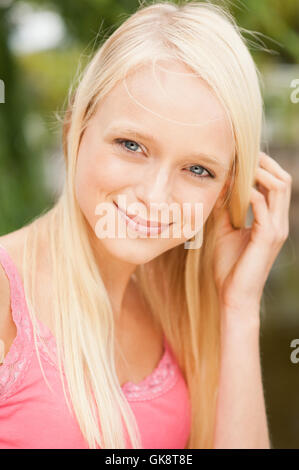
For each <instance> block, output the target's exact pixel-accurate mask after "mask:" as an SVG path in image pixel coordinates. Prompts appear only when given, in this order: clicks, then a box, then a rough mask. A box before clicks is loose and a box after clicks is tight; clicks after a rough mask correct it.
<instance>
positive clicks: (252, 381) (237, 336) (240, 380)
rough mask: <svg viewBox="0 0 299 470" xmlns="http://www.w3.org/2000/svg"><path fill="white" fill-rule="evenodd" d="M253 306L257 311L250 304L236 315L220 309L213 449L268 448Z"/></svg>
mask: <svg viewBox="0 0 299 470" xmlns="http://www.w3.org/2000/svg"><path fill="white" fill-rule="evenodd" d="M244 308H245V309H246V308H248V309H249V307H244ZM253 309H256V312H255V313H256V314H254V312H252V308H251V311H250V312H244V311H243V312H240V311H239V312H237V313H236V315H234V313H233V312H232V311H227V310H226V311H222V315H223V316H222V319H223V325H222V332H221V365H220V378H219V388H218V399H217V409H216V421H215V434H214V448H216V449H217V448H222V449H223V448H226V449H233V448H234V449H269V448H271V444H270V439H269V432H268V426H267V417H266V410H265V403H264V394H263V384H262V375H261V367H260V352H259V320H258V318H259V315H258V313H259V311H258V310H259V308H258V307H253ZM243 314H244V315H243ZM248 317H250V318H251V319H252V321H248V320H247V318H248ZM243 318H246V321H244V320H243Z"/></svg>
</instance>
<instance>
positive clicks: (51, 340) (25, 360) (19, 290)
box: [0, 244, 179, 401]
mask: <svg viewBox="0 0 299 470" xmlns="http://www.w3.org/2000/svg"><path fill="white" fill-rule="evenodd" d="M0 263H1V264H2V266H3V268H4V270H5V272H6V274H7V277H8V279H9V284H10V298H11V310H12V317H13V320H14V322H15V324H16V327H17V335H16V338H15V339H14V341H13V343H12V345H11V347H10V349H9V351H8V352H7V353H6V356H5V358H4V361H3V363H2V365H1V366H0V401H2V400H5V399H6V398H8V397H9V396H11V395H12V394H13V393H14V392H15V389H16V388H17V387H18V386H19V385H20V384H21V382H22V379H23V377H24V375H25V374H26V371H27V370H28V368H29V366H30V363H31V360H32V355H33V351H34V349H35V346H34V338H33V327H32V323H31V318H30V315H29V312H28V307H27V303H26V300H25V292H24V288H23V283H22V279H21V277H20V274H19V273H18V270H17V268H16V266H15V264H14V263H13V261H12V259H11V258H10V256H9V254H8V253H7V251H6V249H5V248H4V247H3V246H2V245H1V244H0ZM37 324H38V329H39V333H40V335H41V338H42V341H40V340H39V337H38V336H37V338H36V339H37V345H38V349H39V352H40V353H41V355H42V356H43V358H44V359H45V360H46V361H47V362H48V363H49V364H51V365H52V366H53V367H55V368H56V369H57V370H58V361H57V344H56V340H55V337H54V336H53V334H52V332H51V331H50V329H49V328H48V327H47V325H46V324H44V323H42V322H41V321H40V320H38V319H37ZM44 342H45V343H46V346H47V347H45V344H44ZM47 348H48V349H47ZM178 378H179V368H178V365H177V363H176V361H175V359H174V356H173V354H172V351H171V349H170V346H169V345H168V342H167V340H166V337H165V336H164V353H163V356H162V358H161V359H160V361H159V363H158V365H157V366H156V368H155V369H154V371H153V372H152V373H151V374H149V375H148V376H147V377H145V379H143V380H142V381H140V382H139V383H137V384H135V383H133V382H131V381H128V382H126V383H125V384H123V385H122V387H121V388H122V391H123V392H124V393H125V395H126V398H127V399H128V400H129V401H143V400H149V399H153V398H156V397H157V396H159V395H161V394H163V393H165V392H167V391H168V390H170V389H171V388H172V387H173V386H174V385H175V383H176V382H177V380H178Z"/></svg>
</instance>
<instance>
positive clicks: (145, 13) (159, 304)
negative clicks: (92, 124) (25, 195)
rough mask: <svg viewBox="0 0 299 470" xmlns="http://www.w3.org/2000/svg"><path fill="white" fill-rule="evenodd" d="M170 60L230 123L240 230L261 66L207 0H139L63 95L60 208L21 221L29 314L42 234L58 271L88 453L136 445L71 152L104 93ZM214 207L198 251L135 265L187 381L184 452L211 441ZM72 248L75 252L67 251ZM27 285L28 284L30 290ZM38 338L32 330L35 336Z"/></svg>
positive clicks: (60, 308) (62, 360)
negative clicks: (204, 86) (205, 88)
mask: <svg viewBox="0 0 299 470" xmlns="http://www.w3.org/2000/svg"><path fill="white" fill-rule="evenodd" d="M169 58H172V59H173V58H176V59H178V60H180V61H182V62H183V63H185V64H186V65H187V66H188V67H189V68H190V69H191V70H193V71H194V73H196V74H198V75H199V76H200V77H201V78H203V79H204V80H205V81H206V82H207V83H208V84H209V85H210V87H211V89H212V90H213V91H214V93H215V94H216V95H217V97H218V98H219V100H220V102H221V103H222V105H223V106H224V108H225V110H226V112H227V115H228V117H229V119H230V123H231V126H232V130H233V134H234V139H235V155H234V158H233V164H232V168H231V176H232V185H231V187H230V189H229V191H228V193H227V198H226V200H225V203H224V205H225V206H226V207H228V208H229V211H230V215H231V221H232V224H233V226H234V227H236V228H237V227H242V226H244V225H245V219H246V213H247V210H248V207H249V197H250V187H251V185H252V184H253V183H254V174H255V170H256V166H257V158H258V151H259V148H260V136H261V124H262V99H261V93H260V87H259V80H258V72H257V70H256V67H255V64H254V61H253V59H252V57H251V55H250V53H249V50H248V48H247V45H246V41H245V39H244V38H243V36H242V34H241V30H240V28H238V26H237V25H236V23H235V21H234V19H233V18H232V16H231V15H230V13H229V12H227V11H225V10H224V9H223V8H222V7H220V6H218V5H214V4H211V3H206V2H205V3H202V2H187V3H182V4H180V5H177V4H174V3H172V2H168V1H163V2H159V3H152V4H150V5H144V4H141V5H140V6H139V8H138V10H137V11H136V12H135V13H134V14H133V15H131V16H130V17H128V18H127V19H126V20H125V21H124V22H123V23H122V24H121V25H120V26H119V27H118V28H117V29H116V30H115V31H114V32H113V34H111V36H110V37H109V38H108V39H106V40H105V41H104V43H103V44H102V45H101V46H100V47H99V48H98V50H97V51H96V53H95V54H94V56H93V58H92V60H90V62H89V63H88V65H87V66H86V68H85V71H84V74H83V76H82V78H81V80H80V82H79V84H78V86H77V88H76V91H75V92H74V93H73V94H72V95H69V106H68V110H67V112H66V114H65V120H64V127H63V149H64V156H65V163H66V177H65V183H64V187H63V190H62V192H61V194H60V195H59V197H58V199H57V201H56V203H55V205H54V206H53V207H52V208H51V209H50V210H49V211H48V212H47V213H46V214H43V215H41V216H39V217H38V220H36V223H32V222H31V223H30V224H29V225H28V228H29V230H28V239H27V241H26V244H25V250H24V259H23V262H24V267H23V269H24V286H25V291H26V297H27V299H28V300H30V302H29V305H30V309H29V311H30V315H31V317H32V321H33V324H34V331H36V322H35V318H34V315H33V313H32V312H33V311H34V296H35V294H34V286H35V270H34V266H33V267H32V269H31V270H30V271H31V272H30V274H29V270H28V263H31V261H30V260H32V259H33V260H34V259H35V256H36V254H35V253H36V246H37V241H38V237H39V236H41V234H42V233H43V234H44V236H45V237H47V238H46V240H47V241H48V247H49V256H50V260H51V267H52V269H53V275H52V279H51V281H52V282H53V289H54V291H53V292H54V295H53V304H54V305H53V318H54V323H55V337H56V340H57V344H58V345H59V347H58V358H59V371H60V374H61V379H62V380H63V376H62V364H63V367H64V372H65V376H66V379H67V386H68V389H69V392H70V397H71V404H70V403H69V401H68V397H67V395H66V392H65V387H64V393H65V397H66V400H67V404H68V406H69V409H70V410H71V405H72V406H73V411H74V413H75V416H76V418H77V420H78V423H79V426H80V429H81V431H82V434H83V436H84V438H85V440H86V442H87V443H88V446H89V447H90V448H98V447H100V448H111V449H121V448H126V445H127V444H126V438H125V430H127V432H128V436H129V439H130V445H131V446H132V447H133V448H141V439H140V432H139V429H138V426H137V423H136V420H135V416H134V414H133V411H132V409H131V407H130V405H129V403H128V401H127V400H126V397H125V396H124V393H123V391H122V389H121V387H120V385H119V382H118V378H117V374H116V369H115V363H114V320H113V312H112V308H111V304H110V301H109V297H108V295H107V291H106V289H105V286H104V283H103V281H102V278H101V275H100V272H99V267H98V265H97V263H96V260H95V256H94V253H93V251H92V249H91V245H90V243H89V238H88V228H87V222H86V221H85V219H84V217H83V214H82V213H81V211H80V209H79V206H78V203H77V201H76V197H75V190H74V178H75V171H76V161H77V153H78V148H79V144H80V139H81V137H82V134H83V131H84V129H85V128H86V126H87V125H88V121H89V119H90V117H91V116H92V115H93V113H94V112H95V109H96V107H97V105H100V100H101V99H103V98H104V97H105V95H106V94H107V93H109V91H110V90H111V89H112V87H113V86H114V85H115V84H116V83H117V82H118V81H119V80H122V79H124V78H125V76H126V74H127V73H128V72H130V71H132V70H134V69H135V68H136V67H138V66H140V65H142V64H145V63H154V62H155V60H158V59H169ZM216 228H217V219H216V218H215V214H214V210H213V211H212V212H211V214H210V215H209V217H208V219H207V221H206V223H205V226H204V236H203V243H202V246H201V247H200V248H199V249H189V250H186V249H185V248H184V246H183V244H182V245H179V246H177V247H175V248H173V249H171V250H168V251H167V252H165V253H163V254H162V255H160V256H158V257H157V258H155V259H153V260H152V261H151V262H149V263H146V264H144V265H140V266H138V267H137V269H136V280H137V282H138V286H139V288H140V290H141V292H142V293H143V295H144V297H145V299H146V301H147V302H148V305H149V306H150V309H151V311H152V315H153V318H154V319H155V321H157V322H158V324H159V325H161V327H162V329H163V331H164V333H165V335H166V337H167V339H168V342H169V344H170V346H171V348H172V350H173V352H174V354H175V355H176V358H177V360H178V363H179V366H180V368H181V370H182V373H183V375H184V378H185V380H186V382H187V386H188V390H189V394H190V400H191V407H192V424H191V433H190V437H189V441H188V445H187V447H186V448H212V447H213V432H214V424H215V410H216V400H217V390H218V388H217V386H218V378H219V360H220V312H219V302H218V297H217V291H216V288H215V283H214V278H213V269H212V260H213V252H214V244H215V236H214V234H215V230H216ZM74 254H75V256H74ZM30 281H31V285H30ZM36 333H37V334H38V331H36Z"/></svg>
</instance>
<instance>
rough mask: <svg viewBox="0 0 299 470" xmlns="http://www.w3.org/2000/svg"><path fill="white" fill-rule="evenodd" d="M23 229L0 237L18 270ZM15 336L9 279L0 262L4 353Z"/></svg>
mask: <svg viewBox="0 0 299 470" xmlns="http://www.w3.org/2000/svg"><path fill="white" fill-rule="evenodd" d="M25 229H27V227H24V228H21V229H18V230H16V231H14V232H11V233H8V234H6V235H2V236H1V237H0V244H1V245H2V246H3V247H4V248H5V249H6V250H7V252H8V254H9V255H10V257H11V258H12V260H13V262H14V263H15V264H16V265H17V268H18V269H19V270H20V267H21V264H20V263H21V259H22V258H21V253H22V241H23V240H24V235H25ZM15 336H16V325H15V324H14V322H13V320H12V315H11V295H10V285H9V280H8V277H7V274H6V272H5V271H4V268H3V266H2V264H0V339H1V340H2V342H3V343H4V349H5V353H7V351H8V349H9V348H10V345H11V343H12V341H13V340H14V338H15ZM1 359H2V358H1ZM1 359H0V360H1Z"/></svg>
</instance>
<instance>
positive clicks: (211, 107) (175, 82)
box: [96, 61, 234, 163]
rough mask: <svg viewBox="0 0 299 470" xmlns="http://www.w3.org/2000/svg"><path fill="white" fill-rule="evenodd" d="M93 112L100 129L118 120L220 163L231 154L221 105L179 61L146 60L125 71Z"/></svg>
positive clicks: (170, 146) (230, 136)
mask: <svg viewBox="0 0 299 470" xmlns="http://www.w3.org/2000/svg"><path fill="white" fill-rule="evenodd" d="M96 114H97V119H99V122H101V127H102V128H103V129H108V128H112V127H114V128H116V127H117V124H118V123H123V124H124V128H127V129H129V128H130V127H132V126H134V127H133V129H138V130H140V131H142V130H144V133H147V134H149V135H151V136H155V137H156V139H155V140H156V142H158V143H160V144H161V146H163V147H164V146H165V145H167V147H168V149H171V150H173V149H177V151H179V152H180V151H183V152H185V154H186V150H188V152H192V153H194V151H197V152H198V151H203V152H206V153H210V154H214V155H216V156H217V158H219V159H220V160H222V161H224V162H226V163H227V162H228V161H230V158H231V157H232V154H233V149H234V138H233V133H232V131H231V126H230V122H229V119H228V117H227V114H226V112H225V109H224V107H223V106H222V104H221V102H220V101H219V99H218V98H217V96H216V95H215V93H214V92H213V91H212V90H211V88H210V87H209V85H208V84H207V83H206V82H205V81H204V80H202V79H201V78H200V77H198V76H196V75H195V74H194V72H193V71H191V70H190V69H189V68H187V67H186V66H185V64H181V63H180V62H170V61H167V62H165V61H164V62H162V63H161V64H156V67H155V68H154V69H153V68H152V66H151V65H149V64H147V65H144V66H143V67H140V68H139V69H138V70H135V71H133V72H131V73H129V74H128V75H127V77H126V78H125V79H124V80H121V81H119V82H118V83H117V84H116V85H115V86H114V87H113V89H112V90H111V91H110V92H109V93H108V95H106V97H105V98H104V99H103V101H102V102H101V103H100V105H99V107H98V111H97V113H96ZM126 122H127V123H128V125H125V123H126ZM188 152H187V154H188ZM186 156H187V155H186Z"/></svg>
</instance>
